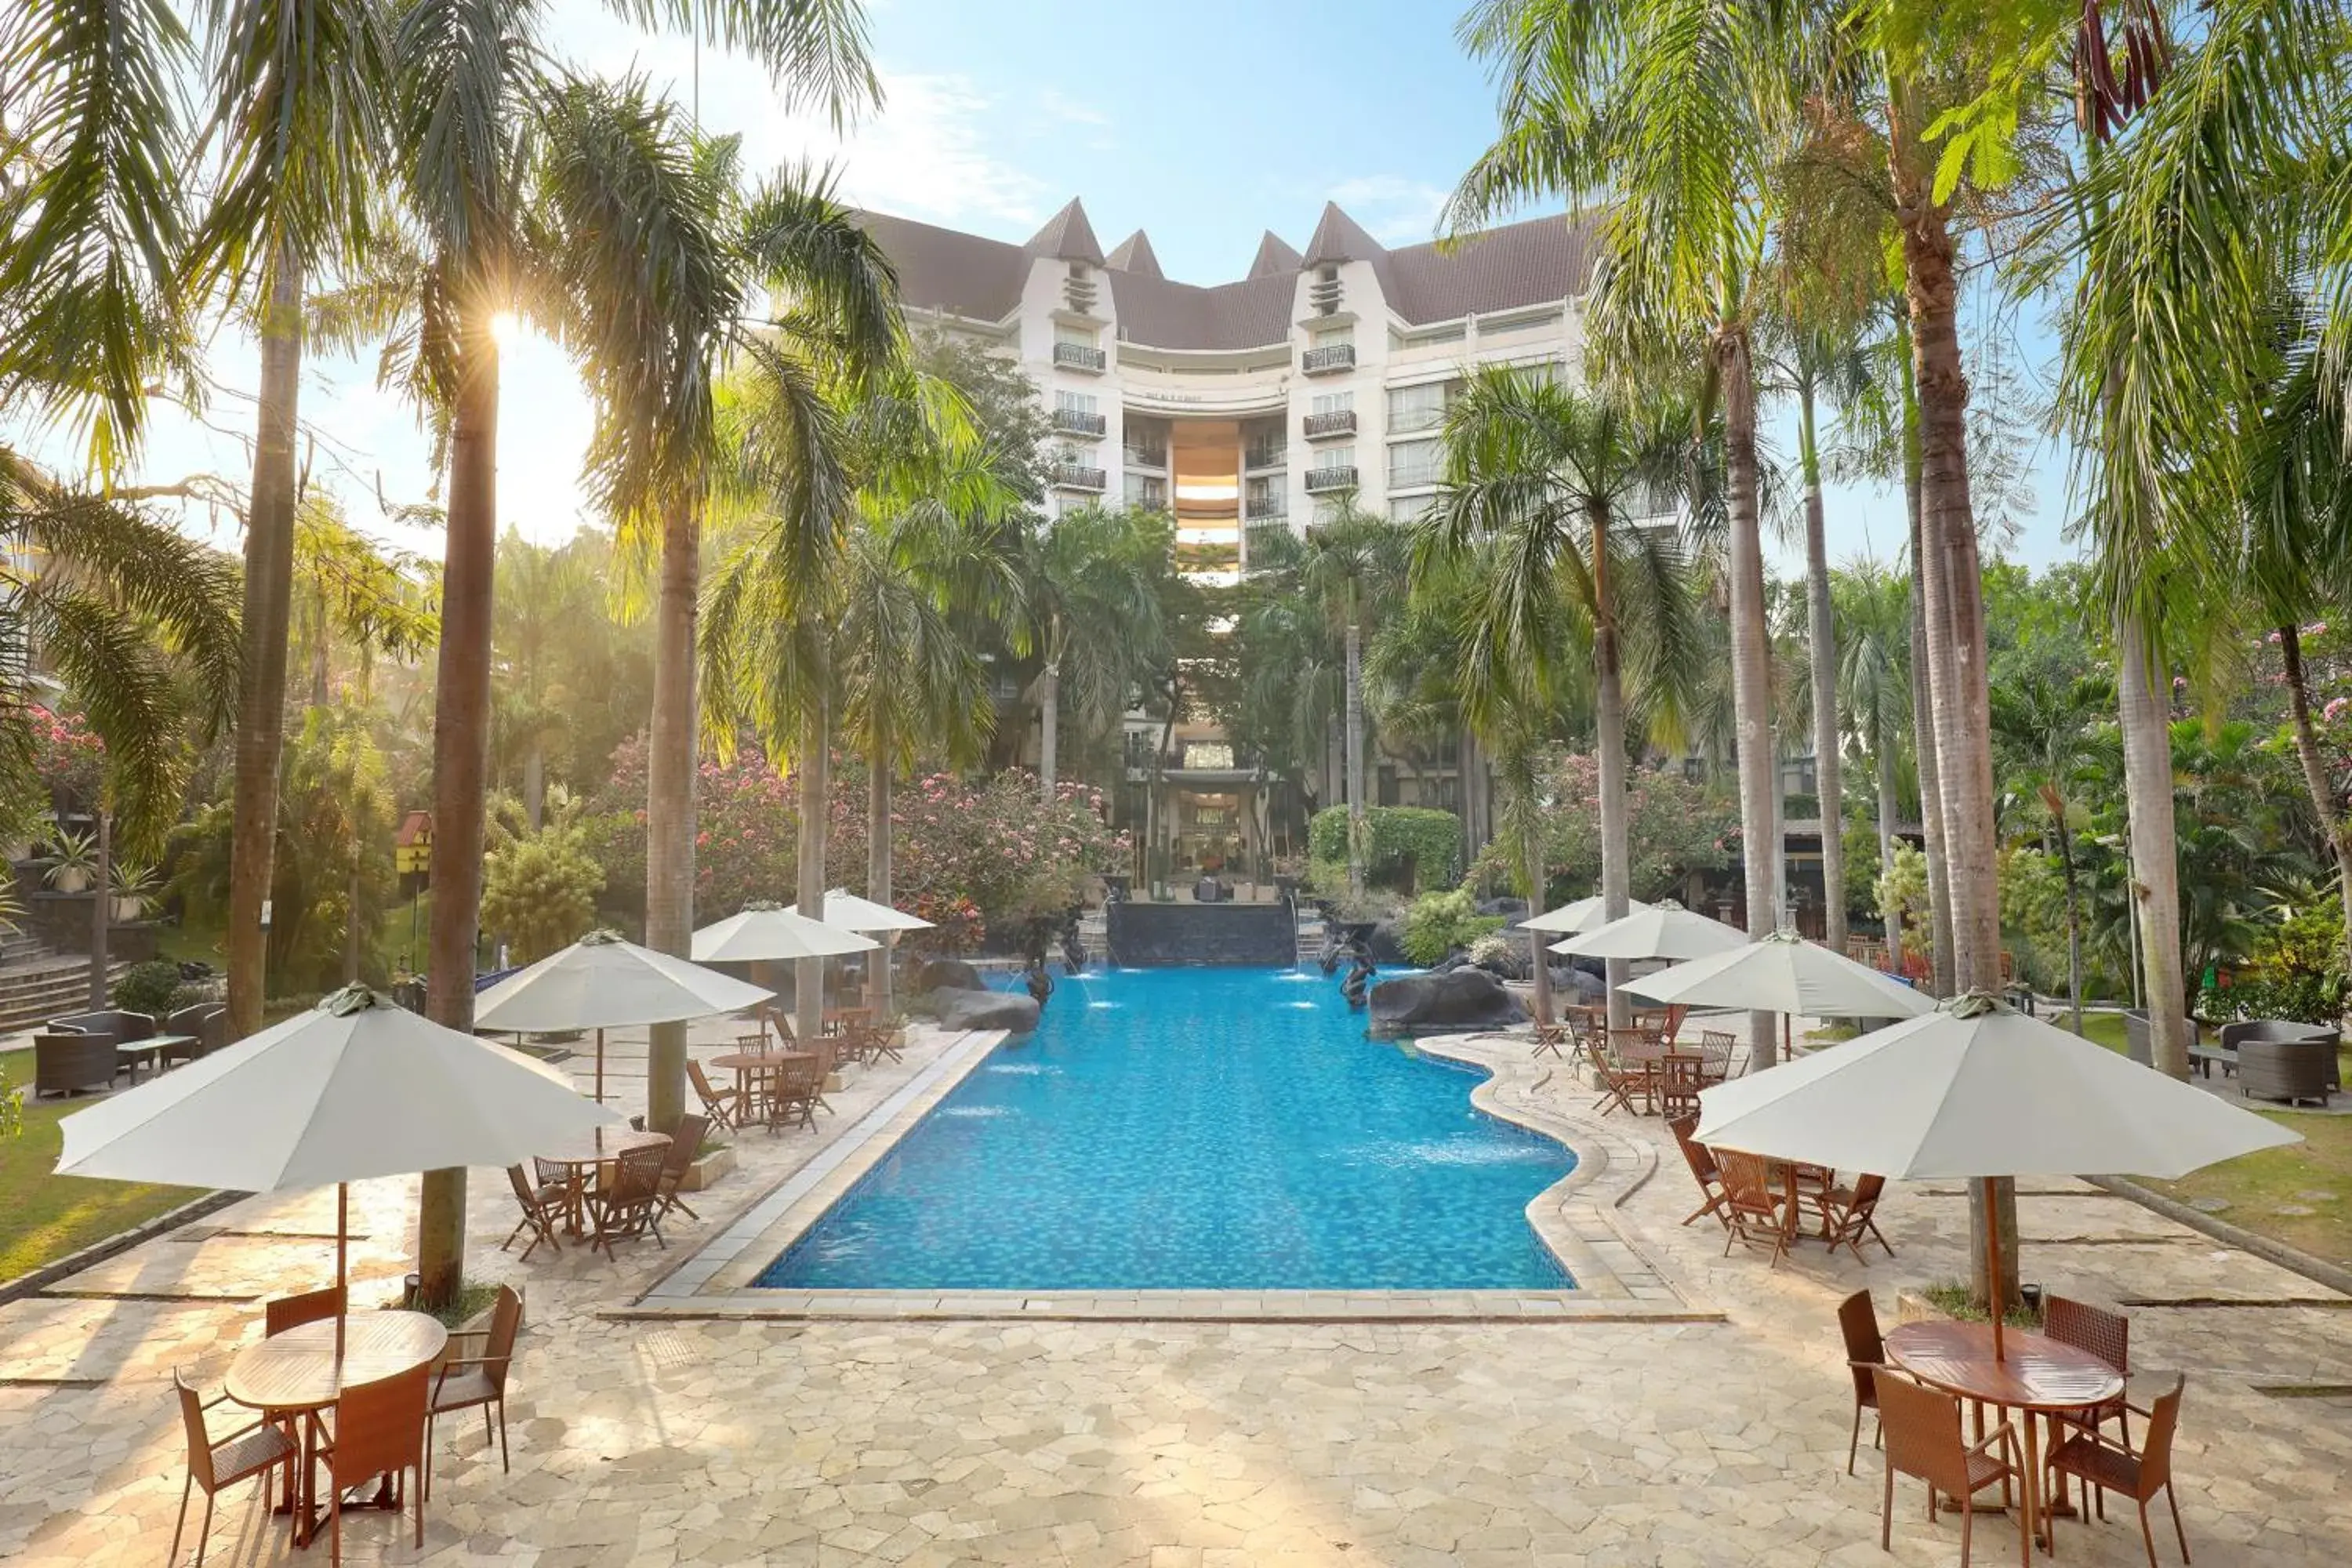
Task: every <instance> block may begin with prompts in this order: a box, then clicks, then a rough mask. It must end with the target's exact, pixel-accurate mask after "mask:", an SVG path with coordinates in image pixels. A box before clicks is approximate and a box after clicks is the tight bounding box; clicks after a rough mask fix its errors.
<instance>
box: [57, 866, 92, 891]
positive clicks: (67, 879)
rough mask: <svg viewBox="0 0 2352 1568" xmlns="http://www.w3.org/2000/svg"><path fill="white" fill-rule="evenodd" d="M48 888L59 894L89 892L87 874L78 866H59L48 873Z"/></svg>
mask: <svg viewBox="0 0 2352 1568" xmlns="http://www.w3.org/2000/svg"><path fill="white" fill-rule="evenodd" d="M48 882H49V886H50V888H52V889H55V890H56V891H58V892H60V893H86V892H88V891H89V870H88V869H86V868H83V867H80V866H59V867H58V868H56V869H55V870H53V871H51V872H50V873H49V877H48Z"/></svg>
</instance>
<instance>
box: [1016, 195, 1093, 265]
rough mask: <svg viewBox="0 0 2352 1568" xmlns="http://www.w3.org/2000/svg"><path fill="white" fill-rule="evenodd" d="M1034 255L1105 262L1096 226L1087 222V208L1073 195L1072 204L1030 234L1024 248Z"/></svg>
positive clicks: (1065, 259) (1066, 259)
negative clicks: (1097, 239) (1096, 234)
mask: <svg viewBox="0 0 2352 1568" xmlns="http://www.w3.org/2000/svg"><path fill="white" fill-rule="evenodd" d="M1022 248H1023V249H1024V250H1026V251H1027V252H1028V253H1029V254H1030V255H1032V256H1050V257H1053V258H1055V260H1057V261H1091V262H1093V263H1094V264H1095V265H1096V266H1097V267H1100V266H1101V265H1102V264H1103V253H1102V247H1101V246H1100V245H1099V244H1097V242H1096V240H1095V226H1094V225H1092V224H1090V223H1088V222H1087V209H1086V208H1085V207H1084V206H1082V205H1079V203H1078V198H1077V197H1076V196H1072V197H1071V198H1070V205H1068V206H1066V207H1064V208H1063V209H1062V210H1061V211H1060V212H1057V213H1055V215H1054V216H1052V217H1049V218H1047V219H1046V220H1045V227H1043V228H1041V229H1039V230H1038V231H1037V232H1036V233H1035V234H1033V235H1031V236H1030V237H1029V243H1028V244H1027V245H1025V246H1024V247H1022Z"/></svg>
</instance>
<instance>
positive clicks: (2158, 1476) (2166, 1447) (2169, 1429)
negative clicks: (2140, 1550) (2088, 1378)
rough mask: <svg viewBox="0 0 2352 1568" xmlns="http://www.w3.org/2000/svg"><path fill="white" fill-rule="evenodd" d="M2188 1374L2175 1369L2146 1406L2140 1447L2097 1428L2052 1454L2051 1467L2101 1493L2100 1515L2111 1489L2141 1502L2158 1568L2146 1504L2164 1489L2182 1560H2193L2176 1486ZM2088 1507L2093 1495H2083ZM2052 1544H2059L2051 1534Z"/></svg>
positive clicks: (2152, 1561) (2143, 1530)
mask: <svg viewBox="0 0 2352 1568" xmlns="http://www.w3.org/2000/svg"><path fill="white" fill-rule="evenodd" d="M2183 1382H2184V1380H2183V1379H2182V1378H2181V1377H2180V1376H2179V1374H2178V1373H2175V1374H2174V1376H2173V1379H2172V1386H2171V1387H2170V1388H2168V1389H2167V1390H2166V1391H2165V1392H2164V1393H2163V1394H2158V1396H2157V1400H2156V1404H2155V1405H2154V1406H2153V1407H2152V1408H2151V1409H2150V1410H2149V1412H2148V1421H2147V1442H2145V1443H2143V1444H2141V1445H2140V1447H2139V1448H2138V1450H2137V1452H2135V1451H2133V1449H2132V1448H2131V1447H2130V1446H2129V1445H2128V1444H2118V1443H2110V1442H2108V1441H2107V1440H2106V1439H2105V1438H2104V1437H2102V1436H2099V1435H2098V1433H2097V1432H2095V1431H2085V1432H2084V1433H2083V1434H2082V1435H2081V1436H2075V1437H2069V1438H2067V1439H2066V1441H2064V1442H2063V1443H2061V1444H2060V1445H2059V1446H2058V1447H2057V1449H2056V1451H2055V1452H2053V1454H2052V1455H2051V1456H2050V1468H2052V1469H2053V1470H2055V1471H2056V1472H2057V1473H2058V1474H2059V1475H2061V1476H2073V1477H2074V1478H2075V1479H2077V1480H2079V1481H2081V1482H2082V1484H2083V1489H2084V1491H2086V1492H2090V1493H2093V1494H2094V1495H2095V1497H2096V1498H2097V1500H2098V1501H2097V1505H2096V1506H2097V1508H2098V1516H2099V1518H2101V1519H2105V1518H2106V1517H2107V1494H2108V1493H2109V1492H2115V1493H2117V1494H2119V1495H2121V1496H2124V1497H2127V1498H2129V1499H2131V1500H2133V1501H2134V1502H2136V1503H2137V1504H2138V1505H2139V1537H2140V1542H2141V1543H2142V1544H2143V1545H2145V1546H2146V1547H2147V1563H2148V1568H2156V1531H2153V1530H2151V1529H2149V1528H2148V1522H2147V1505H2148V1504H2149V1503H2151V1502H2153V1501H2154V1500H2156V1494H2157V1493H2158V1492H2162V1493H2163V1494H2164V1500H2165V1504H2166V1506H2167V1507H2168V1508H2170V1509H2171V1510H2172V1533H2173V1534H2174V1536H2175V1537H2177V1538H2178V1539H2179V1542H2180V1560H2181V1561H2182V1562H2183V1563H2186V1562H2188V1561H2189V1532H2188V1531H2186V1530H2184V1529H2182V1528H2181V1524H2180V1500H2179V1496H2178V1495H2177V1494H2175V1492H2174V1491H2173V1488H2172V1434H2173V1432H2174V1430H2175V1429H2176V1428H2177V1427H2178V1426H2179V1424H2180V1392H2181V1386H2182V1384H2183ZM2083 1501H2084V1508H2085V1510H2088V1509H2089V1508H2090V1507H2091V1506H2092V1501H2091V1499H2090V1498H2088V1497H2086V1498H2084V1500H2083ZM2054 1544H2055V1542H2054V1540H2053V1545H2054Z"/></svg>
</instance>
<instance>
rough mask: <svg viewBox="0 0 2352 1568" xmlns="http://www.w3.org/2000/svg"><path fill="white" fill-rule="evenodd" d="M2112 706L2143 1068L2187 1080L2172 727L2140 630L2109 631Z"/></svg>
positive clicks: (2131, 620)
mask: <svg viewBox="0 0 2352 1568" xmlns="http://www.w3.org/2000/svg"><path fill="white" fill-rule="evenodd" d="M2116 643H2117V644H2118V647H2117V650H2116V652H2117V658H2116V667H2117V679H2116V706H2117V709H2118V710H2119V714H2120V717H2121V719H2122V721H2123V735H2124V811H2125V816H2126V826H2127V827H2128V828H2129V830H2130V841H2131V874H2132V889H2131V891H2132V908H2133V919H2134V925H2135V929H2136V930H2137V931H2138V933H2139V962H2140V973H2141V975H2142V976H2143V979H2144V985H2143V989H2144V991H2145V993H2146V1000H2147V1022H2148V1058H2149V1065H2150V1066H2152V1067H2154V1068H2156V1069H2157V1071H2158V1072H2163V1073H2169V1074H2171V1075H2172V1076H2173V1077H2174V1078H2179V1079H2185V1078H2187V1077H2188V1076H2189V987H2188V984H2187V982H2186V980H2185V979H2184V978H2183V976H2182V973H2181V965H2180V846H2179V839H2178V838H2176V837H2174V834H2175V831H2176V830H2175V827H2174V825H2173V820H2172V726H2171V724H2170V722H2169V721H2168V718H2167V715H2168V712H2169V711H2170V708H2169V704H2168V701H2167V700H2166V694H2165V693H2163V692H2161V691H2159V689H2158V687H2157V684H2156V681H2155V680H2154V679H2151V672H2150V670H2149V668H2148V656H2149V654H2150V652H2151V651H2152V650H2151V649H2150V648H2149V647H2148V637H2147V631H2146V628H2145V627H2144V626H2142V625H2141V623H2140V622H2139V620H2138V619H2137V617H2135V616H2128V615H2127V616H2124V617H2123V618H2122V619H2121V620H2120V621H2119V622H2118V623H2117V625H2116Z"/></svg>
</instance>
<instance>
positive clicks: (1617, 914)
mask: <svg viewBox="0 0 2352 1568" xmlns="http://www.w3.org/2000/svg"><path fill="white" fill-rule="evenodd" d="M1592 667H1593V679H1594V686H1595V688H1596V690H1595V695H1594V700H1593V725H1594V728H1595V729H1596V730H1598V731H1599V732H1600V742H1601V744H1600V753H1601V754H1600V764H1601V914H1602V915H1603V916H1604V917H1605V918H1607V919H1609V920H1612V921H1613V920H1622V919H1623V918H1624V916H1625V915H1626V913H1627V900H1628V899H1629V898H1630V896H1631V888H1630V882H1631V878H1630V876H1629V875H1628V871H1629V868H1628V866H1627V864H1626V861H1627V853H1626V837H1627V832H1628V826H1627V822H1626V814H1627V811H1628V809H1629V807H1628V805H1627V801H1626V794H1625V689H1624V678H1623V675H1622V671H1621V670H1620V668H1619V659H1618V652H1617V605H1616V603H1615V600H1614V599H1613V597H1612V589H1611V587H1610V584H1609V511H1608V509H1607V508H1606V507H1605V506H1596V507H1594V508H1593V509H1592ZM1538 955H1540V949H1538ZM1603 973H1604V978H1605V980H1606V982H1607V984H1608V987H1609V1026H1610V1027H1611V1028H1612V1029H1622V1028H1626V1027H1629V1026H1631V1025H1632V1024H1633V1004H1632V1002H1631V1001H1630V1000H1629V999H1628V998H1627V997H1626V995H1625V994H1624V993H1623V992H1622V990H1620V989H1619V987H1621V986H1622V985H1623V984H1625V961H1624V960H1623V959H1622V958H1612V959H1609V960H1607V961H1606V962H1605V963H1604V965H1603Z"/></svg>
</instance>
